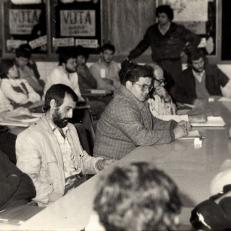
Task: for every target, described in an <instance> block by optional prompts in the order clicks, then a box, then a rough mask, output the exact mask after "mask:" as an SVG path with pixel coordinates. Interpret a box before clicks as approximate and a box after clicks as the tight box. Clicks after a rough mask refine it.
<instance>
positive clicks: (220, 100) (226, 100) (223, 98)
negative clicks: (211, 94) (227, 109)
mask: <svg viewBox="0 0 231 231" xmlns="http://www.w3.org/2000/svg"><path fill="white" fill-rule="evenodd" d="M218 101H219V102H231V98H228V97H221V98H220V99H218Z"/></svg>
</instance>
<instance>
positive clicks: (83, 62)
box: [76, 46, 97, 92]
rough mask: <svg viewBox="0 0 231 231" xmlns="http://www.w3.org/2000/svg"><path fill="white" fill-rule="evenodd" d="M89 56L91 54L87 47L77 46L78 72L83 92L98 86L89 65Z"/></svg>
mask: <svg viewBox="0 0 231 231" xmlns="http://www.w3.org/2000/svg"><path fill="white" fill-rule="evenodd" d="M88 56H89V54H88V52H87V50H86V48H84V47H82V46H77V47H76V62H77V73H78V76H79V88H80V91H81V92H84V91H85V90H87V89H96V88H97V82H96V80H95V78H94V77H93V76H92V74H91V72H90V70H89V68H88V66H87V60H88Z"/></svg>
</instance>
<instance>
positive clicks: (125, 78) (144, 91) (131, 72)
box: [119, 61, 153, 102]
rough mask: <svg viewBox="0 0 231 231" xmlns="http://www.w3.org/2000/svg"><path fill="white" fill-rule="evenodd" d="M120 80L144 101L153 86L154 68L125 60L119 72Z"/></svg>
mask: <svg viewBox="0 0 231 231" xmlns="http://www.w3.org/2000/svg"><path fill="white" fill-rule="evenodd" d="M119 76H120V82H121V84H122V85H124V86H125V87H126V88H127V89H128V90H129V91H130V92H131V93H132V94H133V95H134V96H135V97H136V98H137V99H138V100H139V101H141V102H144V101H145V100H146V99H147V98H148V96H149V93H150V91H151V90H152V88H153V68H152V67H151V66H148V65H138V64H135V63H132V62H128V61H124V62H123V63H122V64H121V70H120V72H119Z"/></svg>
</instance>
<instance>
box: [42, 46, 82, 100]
mask: <svg viewBox="0 0 231 231" xmlns="http://www.w3.org/2000/svg"><path fill="white" fill-rule="evenodd" d="M58 53H59V65H58V66H57V67H55V68H54V69H53V70H52V71H51V73H50V74H49V75H48V77H47V79H46V84H45V89H44V94H45V93H46V91H47V90H48V89H49V88H50V87H51V86H52V85H54V84H65V85H67V86H69V87H71V88H72V89H73V91H74V92H75V94H76V95H77V96H78V97H79V100H80V101H84V99H83V98H82V96H81V93H80V89H79V79H78V74H77V72H76V67H77V64H76V52H75V48H73V47H64V48H60V49H59V50H58Z"/></svg>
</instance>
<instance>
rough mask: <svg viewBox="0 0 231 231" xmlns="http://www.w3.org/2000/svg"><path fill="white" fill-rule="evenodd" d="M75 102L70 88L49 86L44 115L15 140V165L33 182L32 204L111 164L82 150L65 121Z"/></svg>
mask: <svg viewBox="0 0 231 231" xmlns="http://www.w3.org/2000/svg"><path fill="white" fill-rule="evenodd" d="M77 100H78V98H77V96H76V94H75V92H74V91H73V90H72V89H71V88H70V87H68V86H66V85H63V84H55V85H53V86H52V87H50V88H49V89H48V90H47V92H46V95H45V104H44V111H45V115H44V116H43V117H42V118H41V120H40V121H39V122H37V124H34V125H32V126H30V127H29V128H28V129H26V130H24V131H23V132H21V133H20V134H19V135H18V137H17V140H16V157H17V166H18V168H19V169H21V170H22V171H23V172H25V173H27V174H28V175H29V176H30V177H31V179H32V180H33V183H34V185H35V188H36V197H35V198H34V201H36V202H37V203H38V204H39V205H41V206H42V205H43V206H44V205H47V204H49V203H50V202H54V201H56V200H57V199H58V198H60V197H62V196H63V195H64V194H65V193H66V192H68V191H69V190H71V189H72V188H75V187H77V186H78V185H79V184H80V183H81V182H83V177H82V175H83V174H95V173H97V172H98V171H100V170H102V169H103V168H104V167H105V166H107V165H109V164H110V163H111V162H112V160H105V159H104V158H102V157H99V158H95V157H92V156H89V155H88V154H87V153H86V152H85V151H84V150H83V149H82V146H81V145H80V142H79V137H78V134H77V131H76V128H75V127H74V125H72V124H70V123H69V122H68V119H69V118H71V117H72V114H73V109H74V108H75V106H76V103H77Z"/></svg>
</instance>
